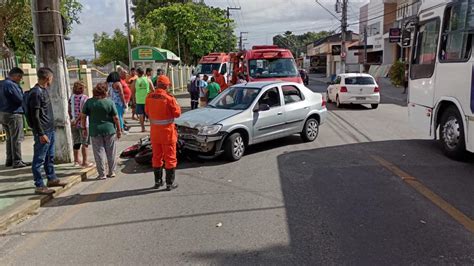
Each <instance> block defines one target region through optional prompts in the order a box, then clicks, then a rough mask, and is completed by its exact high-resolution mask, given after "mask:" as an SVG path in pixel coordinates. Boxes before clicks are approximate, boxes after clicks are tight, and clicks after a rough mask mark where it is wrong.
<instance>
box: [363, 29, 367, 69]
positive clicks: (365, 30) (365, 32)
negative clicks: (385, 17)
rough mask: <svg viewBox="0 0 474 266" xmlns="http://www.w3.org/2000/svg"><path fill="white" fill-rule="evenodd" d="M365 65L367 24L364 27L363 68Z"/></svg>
mask: <svg viewBox="0 0 474 266" xmlns="http://www.w3.org/2000/svg"><path fill="white" fill-rule="evenodd" d="M366 65H367V26H365V27H364V69H365V66H366Z"/></svg>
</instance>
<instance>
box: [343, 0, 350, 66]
mask: <svg viewBox="0 0 474 266" xmlns="http://www.w3.org/2000/svg"><path fill="white" fill-rule="evenodd" d="M348 3H349V0H342V19H341V73H346V57H347V51H346V38H347V5H348Z"/></svg>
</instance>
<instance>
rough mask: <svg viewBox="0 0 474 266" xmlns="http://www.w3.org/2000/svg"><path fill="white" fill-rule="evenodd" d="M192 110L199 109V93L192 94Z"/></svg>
mask: <svg viewBox="0 0 474 266" xmlns="http://www.w3.org/2000/svg"><path fill="white" fill-rule="evenodd" d="M190 94H191V110H194V109H197V108H198V107H199V92H191V93H190Z"/></svg>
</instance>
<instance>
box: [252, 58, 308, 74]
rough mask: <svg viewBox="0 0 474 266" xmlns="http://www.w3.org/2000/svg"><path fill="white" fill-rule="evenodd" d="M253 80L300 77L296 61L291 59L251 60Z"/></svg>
mask: <svg viewBox="0 0 474 266" xmlns="http://www.w3.org/2000/svg"><path fill="white" fill-rule="evenodd" d="M249 69H250V76H251V77H252V78H284V77H296V76H298V75H299V74H298V70H297V69H296V64H295V60H293V59H291V58H274V59H254V60H249Z"/></svg>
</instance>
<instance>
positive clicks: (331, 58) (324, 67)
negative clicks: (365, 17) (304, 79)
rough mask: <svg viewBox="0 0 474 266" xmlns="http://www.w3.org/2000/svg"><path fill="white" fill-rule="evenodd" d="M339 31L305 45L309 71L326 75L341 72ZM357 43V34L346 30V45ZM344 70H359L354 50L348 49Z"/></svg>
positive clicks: (329, 75)
mask: <svg viewBox="0 0 474 266" xmlns="http://www.w3.org/2000/svg"><path fill="white" fill-rule="evenodd" d="M341 40H342V38H341V33H338V34H334V35H331V36H328V37H326V38H323V39H320V40H317V41H315V42H314V43H310V44H308V45H307V46H306V50H307V51H306V53H307V56H308V57H309V58H310V72H312V73H325V74H326V76H327V77H331V76H332V75H335V74H339V73H341V69H340V67H341ZM356 44H357V45H358V44H359V34H357V33H353V32H352V31H348V32H347V36H346V46H347V47H351V46H352V45H356ZM346 71H347V72H359V71H360V65H359V62H358V56H357V55H356V51H351V50H348V53H347V57H346Z"/></svg>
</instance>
